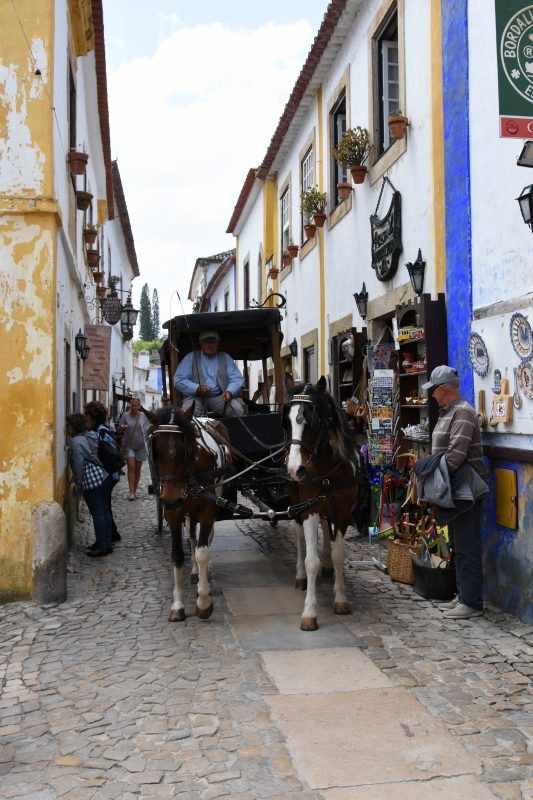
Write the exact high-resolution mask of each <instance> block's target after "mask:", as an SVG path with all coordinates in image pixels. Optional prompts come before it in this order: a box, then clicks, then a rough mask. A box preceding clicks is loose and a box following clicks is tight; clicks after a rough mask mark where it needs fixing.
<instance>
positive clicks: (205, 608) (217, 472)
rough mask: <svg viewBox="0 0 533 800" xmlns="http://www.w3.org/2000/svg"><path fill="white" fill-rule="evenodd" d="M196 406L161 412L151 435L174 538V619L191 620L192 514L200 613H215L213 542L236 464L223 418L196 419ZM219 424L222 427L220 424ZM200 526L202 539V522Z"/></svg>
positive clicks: (156, 468)
mask: <svg viewBox="0 0 533 800" xmlns="http://www.w3.org/2000/svg"><path fill="white" fill-rule="evenodd" d="M193 410H194V406H191V408H190V409H189V410H188V411H186V412H182V411H181V409H177V408H168V407H167V408H161V409H159V410H158V411H157V413H156V416H155V420H154V423H153V426H152V430H151V434H150V450H151V458H152V461H153V464H154V468H155V472H156V476H157V481H158V483H159V489H160V492H159V497H160V501H161V502H162V504H163V507H164V510H165V511H164V513H165V519H166V520H167V522H168V525H169V528H170V533H171V536H172V563H173V565H174V600H173V603H172V606H171V609H170V615H169V620H170V621H171V622H181V621H183V620H184V619H185V604H184V599H183V565H184V561H185V555H184V552H183V522H184V520H185V518H186V517H187V518H188V522H189V535H190V539H191V558H192V574H191V580H192V581H193V582H196V574H197V576H198V578H197V582H198V596H197V600H196V616H198V617H200V618H201V619H208V617H210V616H211V614H212V613H213V602H212V599H211V592H210V587H209V575H208V564H209V546H210V544H211V540H212V538H213V532H214V523H215V519H216V516H217V511H218V507H217V505H216V498H217V497H219V496H220V495H221V494H222V483H221V481H222V480H223V478H224V476H225V475H226V474H227V470H228V467H229V465H230V462H231V458H230V455H229V451H228V449H227V448H226V447H225V445H224V444H222V443H220V440H221V439H226V440H229V434H228V431H227V428H226V427H225V426H224V425H223V424H222V423H221V422H218V421H216V422H214V421H213V420H211V419H207V418H203V417H199V418H197V419H196V418H195V419H193V417H192V415H193ZM215 425H216V431H215V430H214V426H215ZM197 525H198V526H199V535H198V541H196V535H195V534H196V526H197Z"/></svg>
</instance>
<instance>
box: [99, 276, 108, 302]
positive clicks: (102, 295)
mask: <svg viewBox="0 0 533 800" xmlns="http://www.w3.org/2000/svg"><path fill="white" fill-rule="evenodd" d="M97 274H98V275H100V273H97ZM106 294H107V288H106V287H105V286H97V287H96V296H97V298H98V299H99V300H105V296H106Z"/></svg>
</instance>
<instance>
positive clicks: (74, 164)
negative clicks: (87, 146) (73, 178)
mask: <svg viewBox="0 0 533 800" xmlns="http://www.w3.org/2000/svg"><path fill="white" fill-rule="evenodd" d="M88 160H89V154H88V153H81V152H78V151H77V150H70V151H69V153H68V165H69V167H70V171H71V172H72V174H73V175H85V170H86V169H87V161H88Z"/></svg>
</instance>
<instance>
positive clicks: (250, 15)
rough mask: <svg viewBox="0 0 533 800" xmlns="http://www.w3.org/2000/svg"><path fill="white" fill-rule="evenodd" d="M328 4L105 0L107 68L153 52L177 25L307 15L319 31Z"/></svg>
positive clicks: (312, 0) (309, 0)
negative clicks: (159, 42)
mask: <svg viewBox="0 0 533 800" xmlns="http://www.w3.org/2000/svg"><path fill="white" fill-rule="evenodd" d="M326 8H327V1H326V0H196V2H190V0H104V15H105V16H104V24H105V34H106V48H107V59H108V67H110V68H112V69H115V68H116V67H117V66H118V65H119V64H120V63H121V62H123V61H124V60H130V59H131V58H135V57H142V56H148V55H150V54H152V53H153V52H154V50H155V49H156V47H157V43H158V41H159V40H160V39H161V38H162V37H164V36H165V34H168V33H169V32H171V31H172V30H173V28H174V27H175V26H176V25H177V24H180V25H183V26H185V27H192V26H194V25H205V24H209V23H212V22H223V23H224V25H227V26H229V27H231V28H233V29H236V30H238V29H242V28H257V27H259V26H260V25H264V24H265V23H267V22H276V23H292V22H297V21H298V20H306V21H307V22H308V23H309V24H310V25H311V27H313V28H315V29H316V30H318V28H319V26H320V23H321V21H322V18H323V16H324V13H325V10H326ZM125 11H126V13H125Z"/></svg>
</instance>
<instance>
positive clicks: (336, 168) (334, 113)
mask: <svg viewBox="0 0 533 800" xmlns="http://www.w3.org/2000/svg"><path fill="white" fill-rule="evenodd" d="M330 122H331V125H330V131H331V148H330V152H331V173H330V174H331V186H330V193H329V196H330V197H334V198H337V184H338V183H346V182H347V180H348V171H347V169H346V167H343V166H341V165H340V164H337V162H336V161H335V157H334V155H333V148H334V147H337V145H338V143H339V142H340V140H341V139H342V137H343V136H344V134H345V133H346V93H345V92H343V93H342V95H341V96H340V97H339V99H338V100H337V102H336V104H335V105H334V106H333V108H332V109H331V112H330ZM337 202H338V201H337Z"/></svg>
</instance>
